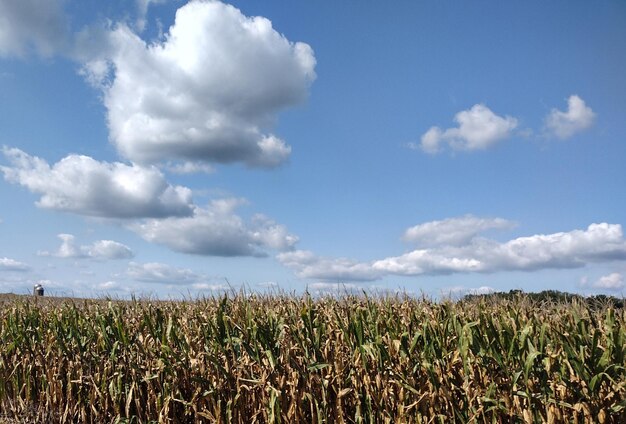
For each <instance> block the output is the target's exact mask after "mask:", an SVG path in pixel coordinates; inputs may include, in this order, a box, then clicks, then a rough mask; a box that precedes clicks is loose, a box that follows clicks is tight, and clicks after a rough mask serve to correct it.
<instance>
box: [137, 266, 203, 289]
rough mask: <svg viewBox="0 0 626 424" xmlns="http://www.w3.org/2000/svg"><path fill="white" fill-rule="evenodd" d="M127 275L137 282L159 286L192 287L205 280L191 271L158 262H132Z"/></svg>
mask: <svg viewBox="0 0 626 424" xmlns="http://www.w3.org/2000/svg"><path fill="white" fill-rule="evenodd" d="M126 274H127V275H128V276H129V277H131V278H133V279H134V280H137V281H141V282H144V283H157V284H172V285H190V284H199V283H203V282H204V280H205V277H203V276H202V275H200V274H197V273H195V272H193V271H192V270H190V269H186V268H175V267H172V266H170V265H166V264H162V263H158V262H151V263H144V264H140V263H136V262H131V263H130V264H129V265H128V269H127V271H126Z"/></svg>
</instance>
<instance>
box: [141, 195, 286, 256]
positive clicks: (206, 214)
mask: <svg viewBox="0 0 626 424" xmlns="http://www.w3.org/2000/svg"><path fill="white" fill-rule="evenodd" d="M242 203H244V202H243V201H242V200H240V199H221V200H215V201H212V202H211V203H210V204H209V205H208V206H207V207H206V208H199V207H198V208H196V209H195V211H194V214H193V215H192V216H189V217H170V218H165V219H149V220H144V221H143V222H140V223H135V224H131V225H130V226H129V228H130V229H131V230H133V231H135V232H136V233H138V234H139V235H140V236H141V237H143V238H144V239H145V240H147V241H149V242H152V243H159V244H163V245H166V246H168V247H169V248H170V249H172V250H174V251H177V252H182V253H192V254H197V255H211V256H265V255H266V250H267V249H276V250H289V249H291V248H292V247H293V246H294V245H295V243H296V242H297V241H298V238H297V237H296V236H294V235H292V234H289V232H288V231H287V229H286V227H285V226H283V225H280V224H277V223H275V222H274V221H272V220H270V219H269V218H266V217H264V216H263V215H255V216H254V217H253V218H252V220H251V222H250V223H246V222H245V221H244V220H243V219H242V218H241V217H240V216H238V215H236V214H235V209H236V208H237V207H238V206H240V205H241V204H242Z"/></svg>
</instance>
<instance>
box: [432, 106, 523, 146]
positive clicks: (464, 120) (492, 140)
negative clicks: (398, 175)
mask: <svg viewBox="0 0 626 424" xmlns="http://www.w3.org/2000/svg"><path fill="white" fill-rule="evenodd" d="M454 121H455V122H456V123H457V124H459V126H458V127H456V128H448V129H446V130H442V129H441V128H439V127H431V128H430V129H429V130H428V131H426V133H424V135H422V138H421V144H420V145H421V147H422V150H424V152H426V153H430V154H435V153H438V152H439V151H440V150H441V145H442V144H443V143H448V145H449V146H450V147H451V148H452V149H453V150H466V151H469V150H484V149H486V148H488V147H491V146H492V145H494V144H496V143H497V142H499V141H501V140H504V139H506V138H508V137H509V136H510V135H511V133H512V131H513V130H514V129H515V128H517V119H515V118H513V117H511V116H505V117H501V116H498V115H496V114H495V113H493V112H492V111H491V110H490V109H489V108H488V107H487V106H485V105H482V104H477V105H474V106H472V108H471V109H469V110H464V111H461V112H459V113H457V114H456V115H455V117H454Z"/></svg>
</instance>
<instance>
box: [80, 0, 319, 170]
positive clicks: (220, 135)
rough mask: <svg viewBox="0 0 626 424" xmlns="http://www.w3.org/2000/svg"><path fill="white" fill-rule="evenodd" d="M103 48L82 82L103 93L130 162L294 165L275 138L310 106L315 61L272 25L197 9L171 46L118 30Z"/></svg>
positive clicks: (214, 5) (179, 20)
mask: <svg viewBox="0 0 626 424" xmlns="http://www.w3.org/2000/svg"><path fill="white" fill-rule="evenodd" d="M100 42H101V43H102V45H101V46H97V47H99V48H98V49H93V48H89V49H84V50H89V51H96V52H102V53H98V55H97V56H95V57H91V58H86V59H84V60H85V64H84V66H83V68H82V73H83V75H84V76H85V77H86V78H87V80H88V81H90V82H92V83H94V84H95V85H96V86H98V87H100V88H101V89H102V90H103V94H104V105H105V107H106V109H107V121H108V126H109V132H110V138H111V140H112V142H113V143H114V144H115V146H116V147H117V149H118V151H119V153H120V154H121V155H122V156H124V157H126V158H128V159H130V160H132V161H135V162H139V163H160V162H163V161H172V160H180V161H183V162H184V161H194V162H197V161H205V162H217V163H232V162H243V163H245V164H247V165H248V166H252V167H269V168H271V167H275V166H278V165H280V164H281V163H283V162H284V161H286V160H287V158H288V157H289V155H290V152H291V147H289V146H288V145H287V144H286V143H285V142H284V141H283V140H282V139H280V138H279V137H277V136H276V135H274V134H271V133H269V132H267V130H268V129H269V128H271V127H272V126H273V124H274V121H275V120H276V117H277V114H278V113H279V112H280V111H281V110H283V109H286V108H288V107H290V106H293V105H296V104H298V103H301V102H302V101H304V100H305V99H306V97H307V95H308V88H309V86H310V84H311V83H312V82H313V80H314V79H315V77H316V75H315V71H314V68H315V63H316V61H315V57H314V54H313V50H312V49H311V47H310V46H309V45H308V44H305V43H300V42H296V43H293V42H290V41H289V40H287V39H286V38H285V37H284V36H283V35H282V34H280V33H278V32H277V31H276V30H274V29H273V28H272V23H271V21H269V20H268V19H266V18H263V17H259V16H257V17H246V16H244V15H243V14H242V13H241V12H240V11H239V9H237V8H235V7H233V6H231V5H227V4H224V3H221V2H207V1H193V2H189V3H187V4H186V5H184V6H182V7H181V8H180V9H178V11H177V12H176V19H175V23H174V25H172V26H171V27H170V29H169V32H168V33H167V34H166V35H165V37H164V40H163V41H155V42H153V43H151V44H148V43H146V42H145V41H144V40H142V39H141V38H140V37H139V36H138V35H137V34H135V33H134V32H133V31H132V30H131V29H130V28H129V27H127V26H125V25H123V24H120V25H117V26H116V27H115V28H114V29H112V30H110V31H109V32H108V34H107V36H106V37H105V38H104V39H102V40H101V41H100ZM84 55H85V53H84V52H83V56H84Z"/></svg>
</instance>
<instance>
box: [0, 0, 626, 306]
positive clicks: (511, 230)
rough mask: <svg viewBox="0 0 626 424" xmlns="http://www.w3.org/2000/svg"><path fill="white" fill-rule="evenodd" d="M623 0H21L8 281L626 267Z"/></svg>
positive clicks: (507, 280)
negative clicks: (625, 229)
mask: <svg viewBox="0 0 626 424" xmlns="http://www.w3.org/2000/svg"><path fill="white" fill-rule="evenodd" d="M624 75H626V5H625V4H624V3H623V2H619V1H607V2H601V3H598V2H595V3H593V4H592V3H590V2H586V1H557V2H549V3H548V4H546V2H539V1H532V2H523V3H522V2H495V1H478V2H471V3H470V2H462V3H459V2H451V1H419V2H412V1H400V2H394V3H393V4H389V3H388V2H360V3H354V2H275V1H264V2H256V1H237V2H233V3H219V2H205V1H194V2H189V3H186V2H183V1H165V0H161V1H154V0H153V1H150V0H137V1H134V2H133V1H112V2H98V1H81V2H77V1H70V0H67V1H63V0H48V1H47V2H44V3H41V2H39V1H34V0H28V1H24V0H21V1H17V0H0V146H3V148H2V155H0V171H1V173H2V180H1V181H2V182H1V183H0V198H2V199H3V201H2V202H1V204H0V220H1V222H0V234H2V237H1V238H0V292H15V293H25V292H28V291H30V290H31V288H32V286H33V285H34V284H37V283H41V284H43V285H44V287H45V288H46V289H47V290H48V292H49V293H54V294H68V295H76V296H102V295H106V294H109V295H113V296H120V297H126V296H129V295H130V294H132V293H135V294H139V295H144V294H145V295H152V296H159V297H179V296H181V295H182V296H195V295H211V294H212V293H216V292H219V291H220V290H223V289H224V288H227V287H234V288H235V289H238V288H240V287H246V289H247V290H268V289H269V290H276V289H281V290H285V291H288V292H302V291H303V290H305V289H308V290H309V291H310V292H320V293H324V292H328V291H331V292H333V291H336V290H337V288H338V287H339V288H340V289H342V290H343V289H348V290H352V289H355V290H361V289H364V290H373V291H379V292H381V291H387V290H390V291H395V290H402V291H406V292H409V293H415V294H426V295H429V296H433V297H439V296H441V295H446V294H452V295H453V296H459V295H462V294H465V293H471V292H488V291H494V290H495V291H500V290H505V291H508V290H510V289H518V288H521V289H524V290H527V291H539V290H544V289H557V290H563V291H570V292H580V293H585V294H591V293H606V294H613V295H618V296H621V295H622V294H623V292H624V287H625V281H626V240H625V239H624V235H623V225H624V224H625V222H626V201H625V200H624V199H625V198H626V196H624V194H625V193H624V187H625V186H626V172H624V159H626V145H625V143H624V141H625V140H624V137H625V135H626V119H625V113H626V78H625V77H624Z"/></svg>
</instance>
